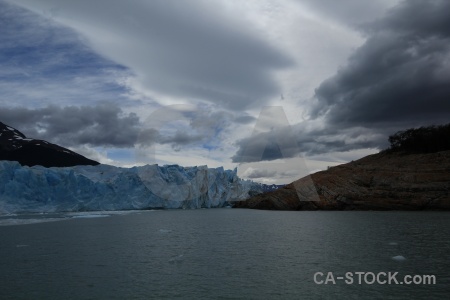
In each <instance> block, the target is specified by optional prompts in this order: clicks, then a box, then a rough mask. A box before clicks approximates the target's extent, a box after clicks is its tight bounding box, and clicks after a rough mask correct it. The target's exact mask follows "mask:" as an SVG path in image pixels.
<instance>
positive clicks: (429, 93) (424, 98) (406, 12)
mask: <svg viewBox="0 0 450 300" xmlns="http://www.w3.org/2000/svg"><path fill="white" fill-rule="evenodd" d="M449 14H450V2H449V1H439V0H436V1H417V0H412V1H404V2H402V3H401V4H399V5H398V6H397V7H395V8H393V9H392V10H390V12H389V13H388V14H387V15H386V16H385V17H384V18H382V19H380V20H378V21H376V22H373V23H372V24H371V25H368V26H366V27H365V28H364V30H365V32H366V34H368V39H367V41H366V42H365V43H364V45H362V46H361V47H360V48H358V49H357V50H356V51H355V53H354V54H353V55H352V56H351V57H350V59H349V61H348V64H347V65H346V66H345V67H343V68H342V69H340V70H339V71H338V72H337V74H336V75H334V76H333V77H331V78H330V79H328V80H326V81H324V82H323V83H322V84H321V85H320V86H319V87H318V88H317V89H316V92H315V98H316V100H317V102H316V105H315V106H314V107H313V109H312V110H311V116H312V117H313V118H315V117H318V116H320V115H325V118H326V120H327V122H328V124H329V125H330V126H340V127H349V126H365V127H369V128H373V130H374V131H376V130H377V128H380V127H383V128H387V127H389V128H391V129H394V128H397V129H401V128H402V126H404V125H405V124H410V125H414V126H418V125H423V124H432V123H441V122H445V121H446V120H448V116H449V113H450V102H449V101H448V98H449V96H450V71H449V70H450V54H449V53H450V21H449V18H448V16H449Z"/></svg>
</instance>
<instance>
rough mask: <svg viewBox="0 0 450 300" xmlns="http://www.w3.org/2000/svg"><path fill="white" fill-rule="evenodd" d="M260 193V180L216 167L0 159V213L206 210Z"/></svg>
mask: <svg viewBox="0 0 450 300" xmlns="http://www.w3.org/2000/svg"><path fill="white" fill-rule="evenodd" d="M261 192H263V188H262V185H261V184H258V183H254V182H252V181H247V180H242V179H240V178H238V176H237V170H234V171H231V170H224V169H223V168H222V167H220V168H207V167H206V166H200V167H186V168H185V167H180V166H178V165H169V166H162V167H161V166H158V165H146V166H142V167H133V168H129V169H128V168H119V167H114V166H109V165H97V166H74V167H66V168H45V167H42V166H33V167H28V166H21V165H20V164H19V163H18V162H13V161H0V213H21V212H58V211H96V210H128V209H155V208H203V207H204V208H212V207H223V206H227V205H229V204H230V203H231V202H233V201H238V200H244V199H247V198H248V197H249V194H252V195H254V194H258V193H261Z"/></svg>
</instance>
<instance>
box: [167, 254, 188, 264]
mask: <svg viewBox="0 0 450 300" xmlns="http://www.w3.org/2000/svg"><path fill="white" fill-rule="evenodd" d="M183 256H184V255H183V254H180V255H176V256H173V257H172V258H170V259H169V262H170V263H178V262H182V261H183Z"/></svg>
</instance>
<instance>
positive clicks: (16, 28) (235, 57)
mask: <svg viewBox="0 0 450 300" xmlns="http://www.w3.org/2000/svg"><path fill="white" fill-rule="evenodd" d="M449 15H450V1H446V0H428V1H422V0H409V1H401V0H398V1H397V0H373V1H359V0H342V1H334V0H277V1H275V0H248V1H239V0H217V1H206V0H186V1H175V0H165V1H160V0H136V1H111V0H89V1H87V0H77V1H71V0H0V66H1V68H0V121H2V122H4V123H6V124H8V125H10V126H13V127H15V128H17V129H18V130H20V131H21V132H23V133H24V134H25V135H26V136H27V137H31V138H38V139H44V140H47V141H49V142H52V143H56V144H59V145H61V146H64V147H68V148H70V149H72V150H74V151H76V152H78V153H80V154H82V155H85V156H87V157H89V158H91V159H95V160H97V161H99V162H101V163H106V164H111V165H116V166H122V167H130V166H134V165H142V164H153V163H158V164H160V165H164V164H179V165H183V166H193V165H208V166H209V167H219V166H224V167H225V168H226V169H233V168H235V167H237V168H238V174H239V175H240V176H241V177H244V178H247V179H251V180H254V181H258V182H263V183H277V184H282V183H288V182H291V181H293V180H295V179H298V178H300V177H301V176H304V175H306V174H309V173H312V172H316V171H318V170H323V169H326V168H327V167H328V166H334V165H337V164H341V163H345V162H348V161H351V160H356V159H358V158H361V157H363V156H365V155H368V154H373V153H377V152H378V151H380V150H381V149H384V148H386V147H388V142H387V138H388V136H389V135H390V134H393V133H395V132H397V131H399V130H402V129H407V128H410V127H417V126H425V125H432V124H436V125H437V124H444V123H447V122H448V120H449V116H450V101H449V95H450V18H448V16H449Z"/></svg>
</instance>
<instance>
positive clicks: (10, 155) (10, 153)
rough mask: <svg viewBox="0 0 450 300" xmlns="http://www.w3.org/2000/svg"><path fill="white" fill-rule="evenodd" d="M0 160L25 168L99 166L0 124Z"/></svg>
mask: <svg viewBox="0 0 450 300" xmlns="http://www.w3.org/2000/svg"><path fill="white" fill-rule="evenodd" d="M0 160H10V161H18V162H19V163H20V164H21V165H25V166H35V165H41V166H44V167H70V166H76V165H98V164H99V163H98V162H96V161H93V160H90V159H88V158H86V157H84V156H82V155H80V154H78V153H75V152H73V151H71V150H69V149H66V148H63V147H61V146H58V145H55V144H51V143H49V142H46V141H43V140H35V139H30V138H27V137H26V136H25V135H24V134H23V133H21V132H20V131H18V130H17V129H15V128H13V127H11V126H8V125H6V124H4V123H2V122H0Z"/></svg>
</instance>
